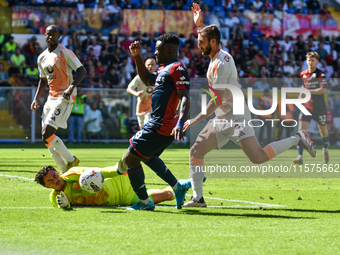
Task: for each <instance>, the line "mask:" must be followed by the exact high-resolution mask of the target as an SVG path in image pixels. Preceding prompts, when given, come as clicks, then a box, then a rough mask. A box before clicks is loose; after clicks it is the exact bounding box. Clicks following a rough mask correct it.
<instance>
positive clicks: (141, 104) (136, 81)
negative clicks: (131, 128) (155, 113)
mask: <svg viewBox="0 0 340 255" xmlns="http://www.w3.org/2000/svg"><path fill="white" fill-rule="evenodd" d="M145 66H146V68H147V69H148V70H149V71H150V73H154V72H155V70H156V60H155V59H153V58H149V59H147V60H146V61H145ZM136 89H137V91H135V90H136ZM126 91H127V92H128V93H130V94H131V95H133V96H136V97H137V106H136V115H137V119H138V125H139V128H140V129H142V127H143V125H144V124H145V123H146V122H148V121H149V119H150V117H151V112H152V106H151V95H152V92H153V86H146V85H145V84H144V82H143V81H142V80H141V78H140V77H139V75H136V76H135V78H133V80H132V81H131V82H130V84H129V85H128V87H127V89H126Z"/></svg>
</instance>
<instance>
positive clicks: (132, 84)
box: [128, 75, 140, 90]
mask: <svg viewBox="0 0 340 255" xmlns="http://www.w3.org/2000/svg"><path fill="white" fill-rule="evenodd" d="M139 80H140V78H139V75H136V76H135V78H133V80H132V81H131V82H130V84H129V85H128V88H129V89H132V90H135V89H136V88H137V90H138V86H139Z"/></svg>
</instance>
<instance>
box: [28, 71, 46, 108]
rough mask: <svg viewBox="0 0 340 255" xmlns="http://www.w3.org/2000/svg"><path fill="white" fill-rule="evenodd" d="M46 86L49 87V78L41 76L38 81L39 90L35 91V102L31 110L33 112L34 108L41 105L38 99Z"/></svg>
mask: <svg viewBox="0 0 340 255" xmlns="http://www.w3.org/2000/svg"><path fill="white" fill-rule="evenodd" d="M46 87H47V79H46V78H40V80H39V83H38V89H37V92H36V93H35V97H34V99H33V102H32V104H31V111H32V112H33V110H36V109H38V108H39V106H40V105H39V103H38V99H39V98H40V96H41V95H42V93H44V91H45V89H46Z"/></svg>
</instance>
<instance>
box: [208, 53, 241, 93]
mask: <svg viewBox="0 0 340 255" xmlns="http://www.w3.org/2000/svg"><path fill="white" fill-rule="evenodd" d="M214 84H231V85H236V86H237V85H238V75H237V69H236V66H235V62H234V59H233V58H232V57H229V56H228V55H226V56H225V57H224V58H223V60H221V61H219V63H218V66H217V79H216V81H215V82H214ZM221 90H223V88H222V89H221Z"/></svg>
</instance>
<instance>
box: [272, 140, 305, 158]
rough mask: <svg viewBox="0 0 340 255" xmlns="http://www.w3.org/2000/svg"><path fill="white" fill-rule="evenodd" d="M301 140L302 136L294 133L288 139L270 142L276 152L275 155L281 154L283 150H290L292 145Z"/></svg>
mask: <svg viewBox="0 0 340 255" xmlns="http://www.w3.org/2000/svg"><path fill="white" fill-rule="evenodd" d="M299 141H300V137H298V136H296V135H293V136H291V137H288V138H286V139H282V140H280V141H276V142H272V143H270V144H268V145H269V146H271V147H272V148H273V150H274V152H275V156H276V155H279V154H281V153H282V152H284V151H286V150H288V149H289V148H290V147H292V146H294V145H297V144H298V143H299Z"/></svg>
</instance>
